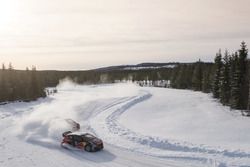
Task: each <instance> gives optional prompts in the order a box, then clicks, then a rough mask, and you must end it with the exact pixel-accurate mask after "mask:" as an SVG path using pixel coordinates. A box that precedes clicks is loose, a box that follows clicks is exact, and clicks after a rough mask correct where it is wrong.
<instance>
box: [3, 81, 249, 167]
mask: <svg viewBox="0 0 250 167" xmlns="http://www.w3.org/2000/svg"><path fill="white" fill-rule="evenodd" d="M57 89H58V93H56V94H54V95H50V96H49V97H47V98H45V99H40V100H38V101H36V102H30V103H23V102H19V103H18V102H17V103H10V104H7V105H1V106H0V128H1V131H0V155H1V156H0V166H3V167H12V166H15V167H16V166H20V167H23V166H27V167H29V166H41V167H42V166H49V167H52V166H53V167H55V166H58V167H59V166H60V167H61V166H76V167H78V166H79V167H80V166H90V167H91V166H118V167H119V166H139V167H140V166H143V167H144V166H164V167H168V166H169V167H184V166H185V167H186V166H187V167H188V166H190V167H193V166H195V167H206V166H208V167H210V166H211V167H227V166H228V167H231V166H232V167H247V166H250V142H249V141H250V130H249V127H250V119H249V118H247V117H242V116H241V115H240V113H239V112H238V111H233V110H230V109H229V108H228V107H224V106H222V105H220V104H219V103H218V102H217V101H216V100H215V99H213V98H211V97H210V95H209V94H203V93H200V92H193V91H189V90H176V89H166V88H145V87H139V86H136V85H134V84H127V83H126V84H125V83H123V84H107V85H90V86H80V85H76V84H73V83H71V82H69V81H66V82H63V83H61V84H59V85H58V86H57ZM68 120H73V121H76V122H78V123H80V124H81V132H88V133H92V134H94V135H96V136H97V137H99V138H101V139H102V140H103V141H104V147H105V148H104V150H103V151H100V152H97V153H87V152H84V151H79V150H67V149H64V148H62V147H61V146H60V142H61V140H62V133H63V132H64V131H67V130H71V129H72V125H71V124H70V122H72V121H68Z"/></svg>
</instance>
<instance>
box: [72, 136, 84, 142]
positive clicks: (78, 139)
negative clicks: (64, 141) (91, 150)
mask: <svg viewBox="0 0 250 167" xmlns="http://www.w3.org/2000/svg"><path fill="white" fill-rule="evenodd" d="M74 140H76V141H78V142H82V141H83V140H82V137H81V136H74Z"/></svg>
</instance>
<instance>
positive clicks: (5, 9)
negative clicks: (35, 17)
mask: <svg viewBox="0 0 250 167" xmlns="http://www.w3.org/2000/svg"><path fill="white" fill-rule="evenodd" d="M17 3H18V1H13V0H0V26H3V25H5V24H7V23H8V22H11V21H12V20H13V19H15V16H16V12H17Z"/></svg>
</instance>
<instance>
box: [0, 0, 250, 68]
mask: <svg viewBox="0 0 250 167" xmlns="http://www.w3.org/2000/svg"><path fill="white" fill-rule="evenodd" d="M243 40H244V41H246V42H247V44H249V43H250V1H249V0H237V1H236V0H89V1H87V0H0V63H5V64H8V63H9V62H11V63H12V64H13V66H14V68H16V69H25V68H26V67H31V66H32V65H35V66H36V67H37V69H38V70H46V69H47V70H48V69H50V70H51V69H57V70H85V69H93V68H98V67H105V66H110V65H121V64H138V63H142V62H177V61H178V62H194V61H197V60H199V59H201V60H203V61H210V62H211V61H213V59H214V56H215V54H216V52H217V51H218V49H219V48H221V49H222V50H224V49H228V50H229V51H230V52H233V51H235V50H237V49H239V47H240V46H239V45H240V43H241V41H243ZM249 45H250V44H249Z"/></svg>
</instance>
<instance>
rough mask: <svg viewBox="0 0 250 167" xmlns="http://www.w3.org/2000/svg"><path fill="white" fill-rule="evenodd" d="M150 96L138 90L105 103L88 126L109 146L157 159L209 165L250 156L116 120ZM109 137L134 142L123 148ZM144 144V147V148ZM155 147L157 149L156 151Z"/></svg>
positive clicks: (249, 156) (219, 164) (222, 163)
mask: <svg viewBox="0 0 250 167" xmlns="http://www.w3.org/2000/svg"><path fill="white" fill-rule="evenodd" d="M151 97H152V95H151V94H150V93H149V92H147V91H141V92H139V95H138V96H133V97H131V98H127V100H121V102H119V103H112V104H109V105H107V106H106V107H104V108H103V111H101V112H99V115H97V116H96V117H94V118H92V121H91V122H92V123H91V125H90V127H91V129H92V130H93V131H94V133H96V134H97V135H99V136H102V137H103V136H104V137H105V138H106V139H107V141H108V143H110V144H111V145H115V146H118V147H122V148H125V149H127V150H130V151H136V152H140V153H143V154H147V155H150V156H155V157H160V158H168V159H176V160H179V159H183V160H190V161H199V162H202V163H204V164H210V165H212V166H221V165H222V166H223V165H225V163H224V162H223V161H221V159H225V158H226V159H230V158H250V153H245V152H241V151H239V150H236V151H228V150H223V149H220V148H217V149H216V148H211V147H209V146H204V145H194V144H191V143H187V142H176V141H169V140H167V139H162V138H159V137H151V136H144V135H141V134H138V133H136V132H133V131H131V130H130V129H128V128H126V127H125V126H123V125H121V124H120V123H119V122H118V119H119V117H120V116H121V115H122V114H123V113H124V112H126V111H127V110H128V109H129V108H130V107H132V106H134V105H136V104H138V103H140V102H143V101H145V100H148V99H150V98H151ZM96 122H100V123H99V125H100V126H98V125H97V126H96V125H95V123H96ZM103 132H105V133H103ZM111 138H114V139H115V140H116V141H120V140H121V139H124V140H127V141H129V142H130V143H134V144H132V147H127V148H126V141H125V142H124V143H125V145H124V144H119V143H117V142H115V140H113V141H112V140H111V142H110V139H111ZM122 143H123V142H122ZM137 145H139V146H137ZM144 147H147V149H145V148H144ZM145 150H146V151H145ZM150 150H152V152H150ZM157 150H159V151H160V152H159V153H157V152H155V151H157Z"/></svg>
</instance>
